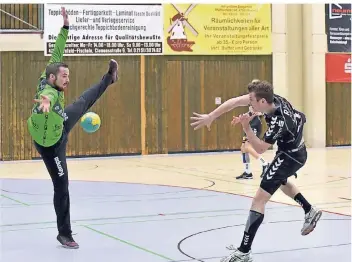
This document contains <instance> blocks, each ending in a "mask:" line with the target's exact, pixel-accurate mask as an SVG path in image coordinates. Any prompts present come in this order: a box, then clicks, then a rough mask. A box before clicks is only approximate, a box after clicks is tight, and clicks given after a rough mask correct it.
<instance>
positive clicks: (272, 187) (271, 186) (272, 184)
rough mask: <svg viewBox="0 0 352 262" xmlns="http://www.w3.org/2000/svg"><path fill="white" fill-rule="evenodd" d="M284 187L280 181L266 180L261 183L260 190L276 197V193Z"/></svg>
mask: <svg viewBox="0 0 352 262" xmlns="http://www.w3.org/2000/svg"><path fill="white" fill-rule="evenodd" d="M281 185H282V182H281V181H278V180H273V181H271V180H265V179H263V180H262V182H261V183H260V188H261V189H263V190H265V191H266V192H268V193H269V194H270V195H274V193H275V192H276V191H277V190H278V189H279V188H280V186H281Z"/></svg>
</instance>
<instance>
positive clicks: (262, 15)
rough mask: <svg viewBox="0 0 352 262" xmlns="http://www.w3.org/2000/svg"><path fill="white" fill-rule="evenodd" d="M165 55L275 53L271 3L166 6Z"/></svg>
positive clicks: (164, 10) (164, 7) (164, 9)
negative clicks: (273, 48) (272, 38)
mask: <svg viewBox="0 0 352 262" xmlns="http://www.w3.org/2000/svg"><path fill="white" fill-rule="evenodd" d="M163 12H164V52H163V54H165V55H262V54H271V53H272V44H271V7H270V4H238V5H226V4H222V5H220V4H219V5H217V4H164V5H163Z"/></svg>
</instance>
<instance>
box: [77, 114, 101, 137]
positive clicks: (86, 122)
mask: <svg viewBox="0 0 352 262" xmlns="http://www.w3.org/2000/svg"><path fill="white" fill-rule="evenodd" d="M100 124H101V121H100V117H99V115H97V114H96V113H93V112H88V113H86V114H84V115H83V116H82V118H81V127H82V128H83V130H84V131H85V132H87V133H94V132H95V131H97V130H98V129H99V128H100Z"/></svg>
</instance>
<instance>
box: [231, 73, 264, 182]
mask: <svg viewBox="0 0 352 262" xmlns="http://www.w3.org/2000/svg"><path fill="white" fill-rule="evenodd" d="M258 81H259V80H258V79H254V80H252V82H251V83H249V84H248V86H247V89H248V92H250V91H251V90H252V88H253V86H254V84H255V83H256V82H258ZM249 112H252V113H253V108H252V107H251V106H249ZM250 125H251V128H252V130H253V132H254V133H255V134H256V136H257V137H260V135H261V132H262V121H261V120H260V115H256V116H255V117H254V118H253V119H252V120H251V122H250ZM241 153H242V162H243V164H244V172H243V173H242V175H240V176H237V177H236V179H253V174H252V171H251V168H250V158H249V155H251V156H252V157H254V158H255V159H256V160H259V162H260V164H261V165H262V175H263V173H264V172H265V170H266V168H268V166H269V164H268V163H267V162H266V161H265V160H264V158H263V157H262V156H261V155H259V154H258V153H257V152H256V151H255V150H254V149H253V147H252V146H251V144H250V143H249V142H248V138H247V136H246V133H244V135H243V139H242V145H241Z"/></svg>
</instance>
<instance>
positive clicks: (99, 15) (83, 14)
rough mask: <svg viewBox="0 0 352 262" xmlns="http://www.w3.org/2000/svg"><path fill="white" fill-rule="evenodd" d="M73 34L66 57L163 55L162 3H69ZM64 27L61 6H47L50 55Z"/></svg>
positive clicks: (47, 49) (69, 39)
mask: <svg viewBox="0 0 352 262" xmlns="http://www.w3.org/2000/svg"><path fill="white" fill-rule="evenodd" d="M65 7H66V11H67V13H68V15H69V20H70V33H69V38H68V40H67V45H66V49H65V56H84V55H90V56H99V55H100V56H101V55H105V56H106V55H126V54H128V55H135V54H153V55H158V54H162V52H163V26H162V25H163V15H162V12H163V8H162V5H161V4H150V5H149V4H138V5H137V4H136V5H133V4H130V5H122V4H121V5H119V4H118V5H99V4H95V5H94V4H92V5H90V4H86V5H85V4H77V5H73V4H67V5H65ZM62 25H63V20H62V16H61V5H57V4H45V10H44V43H45V49H44V50H45V51H44V54H45V55H46V56H50V55H51V53H52V51H53V49H54V45H55V40H56V37H57V34H58V33H59V31H60V28H61V27H62Z"/></svg>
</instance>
